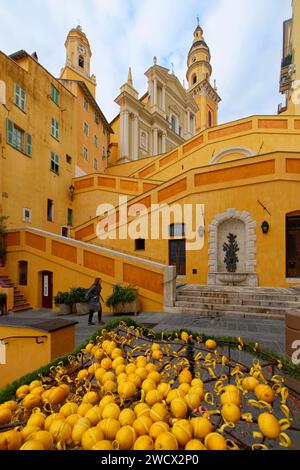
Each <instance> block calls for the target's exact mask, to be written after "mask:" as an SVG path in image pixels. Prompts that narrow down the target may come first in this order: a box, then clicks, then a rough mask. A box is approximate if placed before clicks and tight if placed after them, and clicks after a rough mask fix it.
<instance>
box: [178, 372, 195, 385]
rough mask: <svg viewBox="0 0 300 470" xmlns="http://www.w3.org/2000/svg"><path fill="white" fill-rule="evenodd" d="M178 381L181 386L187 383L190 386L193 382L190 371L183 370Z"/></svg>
mask: <svg viewBox="0 0 300 470" xmlns="http://www.w3.org/2000/svg"><path fill="white" fill-rule="evenodd" d="M178 380H179V383H180V384H183V383H187V384H190V383H191V381H192V380H193V376H192V374H191V372H190V371H189V369H183V371H181V372H180V374H179V376H178Z"/></svg>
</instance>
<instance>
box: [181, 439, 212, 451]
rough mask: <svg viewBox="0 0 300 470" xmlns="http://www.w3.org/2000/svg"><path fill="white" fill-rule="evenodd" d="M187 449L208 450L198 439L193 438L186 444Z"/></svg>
mask: <svg viewBox="0 0 300 470" xmlns="http://www.w3.org/2000/svg"><path fill="white" fill-rule="evenodd" d="M185 450H207V449H206V447H204V445H203V444H202V442H201V441H199V440H198V439H191V440H190V441H189V442H188V443H187V444H186V446H185Z"/></svg>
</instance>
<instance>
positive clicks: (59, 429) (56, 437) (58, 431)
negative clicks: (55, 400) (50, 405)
mask: <svg viewBox="0 0 300 470" xmlns="http://www.w3.org/2000/svg"><path fill="white" fill-rule="evenodd" d="M49 432H50V434H51V436H52V437H53V441H54V442H58V441H63V442H65V443H66V444H70V443H71V441H72V439H71V436H72V428H71V425H70V424H69V423H67V422H66V421H65V420H64V419H61V420H58V419H56V420H55V421H53V423H52V424H51V426H50V429H49Z"/></svg>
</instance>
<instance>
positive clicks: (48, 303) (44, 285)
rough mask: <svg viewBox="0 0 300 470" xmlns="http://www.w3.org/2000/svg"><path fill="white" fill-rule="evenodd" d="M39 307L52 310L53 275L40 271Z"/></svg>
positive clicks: (49, 272)
mask: <svg viewBox="0 0 300 470" xmlns="http://www.w3.org/2000/svg"><path fill="white" fill-rule="evenodd" d="M40 289H41V291H40V292H41V305H42V308H50V309H52V308H53V273H52V272H51V271H41V273H40Z"/></svg>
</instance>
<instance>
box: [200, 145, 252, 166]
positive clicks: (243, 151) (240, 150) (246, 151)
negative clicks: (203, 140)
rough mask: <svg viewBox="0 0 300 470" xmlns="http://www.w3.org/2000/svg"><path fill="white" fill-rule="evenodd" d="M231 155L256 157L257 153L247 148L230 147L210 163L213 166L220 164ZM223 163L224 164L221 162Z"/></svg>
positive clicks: (219, 153) (215, 156)
mask: <svg viewBox="0 0 300 470" xmlns="http://www.w3.org/2000/svg"><path fill="white" fill-rule="evenodd" d="M231 154H240V155H241V157H254V156H255V152H254V151H253V150H251V149H250V148H247V147H229V148H226V149H223V150H221V151H220V152H218V153H217V154H216V155H214V157H213V158H212V159H211V161H210V162H209V163H210V164H211V165H214V164H216V163H220V162H221V160H222V159H223V158H224V157H227V156H228V155H231ZM221 163H222V162H221Z"/></svg>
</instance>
